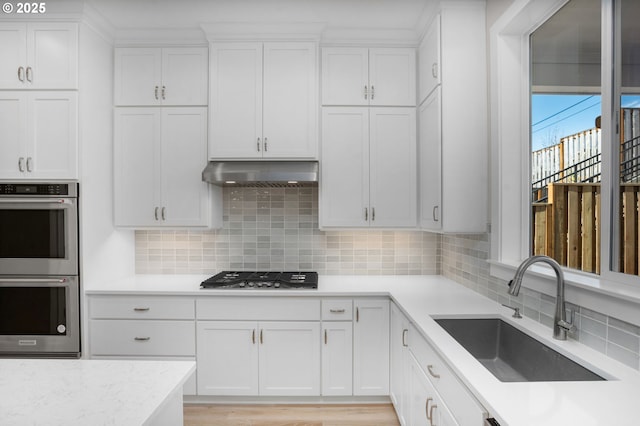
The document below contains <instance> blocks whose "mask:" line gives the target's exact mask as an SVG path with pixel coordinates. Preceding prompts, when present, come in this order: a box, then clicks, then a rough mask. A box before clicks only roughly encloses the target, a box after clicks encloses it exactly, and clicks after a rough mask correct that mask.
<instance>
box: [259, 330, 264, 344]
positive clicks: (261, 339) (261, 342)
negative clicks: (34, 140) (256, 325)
mask: <svg viewBox="0 0 640 426" xmlns="http://www.w3.org/2000/svg"><path fill="white" fill-rule="evenodd" d="M263 331H264V330H263V329H260V344H261V345H262V344H263V343H264V339H263V338H262V332H263Z"/></svg>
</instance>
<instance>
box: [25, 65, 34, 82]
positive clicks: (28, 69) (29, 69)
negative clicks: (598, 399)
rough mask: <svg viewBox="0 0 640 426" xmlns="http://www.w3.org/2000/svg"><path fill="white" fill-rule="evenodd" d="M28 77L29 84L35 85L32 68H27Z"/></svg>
mask: <svg viewBox="0 0 640 426" xmlns="http://www.w3.org/2000/svg"><path fill="white" fill-rule="evenodd" d="M26 76H27V81H28V82H29V83H33V69H32V68H31V67H27V72H26Z"/></svg>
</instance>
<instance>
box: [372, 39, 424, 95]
mask: <svg viewBox="0 0 640 426" xmlns="http://www.w3.org/2000/svg"><path fill="white" fill-rule="evenodd" d="M369 85H370V88H369V104H370V105H380V106H415V105H416V52H415V49H412V48H387V49H371V50H370V51H369Z"/></svg>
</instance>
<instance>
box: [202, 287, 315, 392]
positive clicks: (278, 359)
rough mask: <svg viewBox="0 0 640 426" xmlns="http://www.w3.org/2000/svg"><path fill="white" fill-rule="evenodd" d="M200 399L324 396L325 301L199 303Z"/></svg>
mask: <svg viewBox="0 0 640 426" xmlns="http://www.w3.org/2000/svg"><path fill="white" fill-rule="evenodd" d="M197 312H198V315H197V317H198V325H197V330H198V331H197V340H198V350H197V356H196V359H197V362H198V365H200V366H201V367H202V368H201V369H199V370H198V395H254V396H255V395H261V396H314V395H315V396H317V395H320V300H319V299H311V298H262V297H246V298H245V297H238V298H236V297H232V298H202V299H199V300H198V301H197Z"/></svg>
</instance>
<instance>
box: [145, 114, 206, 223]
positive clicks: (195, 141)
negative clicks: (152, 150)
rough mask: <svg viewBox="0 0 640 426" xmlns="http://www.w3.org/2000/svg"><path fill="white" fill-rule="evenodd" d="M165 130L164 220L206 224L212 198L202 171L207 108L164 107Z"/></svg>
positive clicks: (162, 169)
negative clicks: (209, 202)
mask: <svg viewBox="0 0 640 426" xmlns="http://www.w3.org/2000/svg"><path fill="white" fill-rule="evenodd" d="M161 129H162V130H161V140H162V142H161V147H160V152H161V155H160V179H161V180H160V183H159V184H160V186H161V188H162V197H161V198H162V202H161V206H160V207H161V212H160V216H161V217H160V218H161V222H162V224H163V225H168V226H206V225H207V222H208V219H209V214H208V200H209V198H208V186H207V183H206V182H203V181H202V170H203V169H204V167H205V166H206V159H207V109H206V108H204V107H182V108H175V107H174V108H162V127H161ZM156 185H157V183H156Z"/></svg>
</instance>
